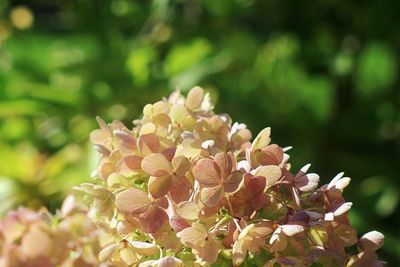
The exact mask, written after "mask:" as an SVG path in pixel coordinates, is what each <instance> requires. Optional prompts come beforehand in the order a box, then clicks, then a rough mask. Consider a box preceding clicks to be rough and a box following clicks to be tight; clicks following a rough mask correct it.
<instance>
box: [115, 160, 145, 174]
mask: <svg viewBox="0 0 400 267" xmlns="http://www.w3.org/2000/svg"><path fill="white" fill-rule="evenodd" d="M142 159H143V158H142V157H139V156H135V155H130V156H126V157H124V158H122V159H121V160H120V161H119V162H118V165H117V167H118V171H119V173H120V174H122V175H124V176H131V175H133V174H135V173H136V172H139V171H141V163H142Z"/></svg>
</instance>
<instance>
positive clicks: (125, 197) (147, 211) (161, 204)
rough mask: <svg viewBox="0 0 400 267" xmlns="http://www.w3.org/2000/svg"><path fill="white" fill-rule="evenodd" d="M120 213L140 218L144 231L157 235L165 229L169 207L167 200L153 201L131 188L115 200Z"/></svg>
mask: <svg viewBox="0 0 400 267" xmlns="http://www.w3.org/2000/svg"><path fill="white" fill-rule="evenodd" d="M115 205H116V207H117V208H118V210H119V211H121V212H123V213H125V214H127V215H133V216H136V217H138V218H139V223H140V225H141V227H142V229H143V231H145V232H147V233H156V232H159V231H161V230H163V229H164V228H165V224H166V223H167V222H168V216H167V214H166V212H165V211H164V208H167V207H168V201H167V200H166V198H159V199H155V200H151V199H150V198H149V197H148V196H147V195H146V193H144V192H143V191H141V190H139V189H136V188H131V189H128V190H125V191H123V192H121V193H119V194H118V195H117V196H116V198H115Z"/></svg>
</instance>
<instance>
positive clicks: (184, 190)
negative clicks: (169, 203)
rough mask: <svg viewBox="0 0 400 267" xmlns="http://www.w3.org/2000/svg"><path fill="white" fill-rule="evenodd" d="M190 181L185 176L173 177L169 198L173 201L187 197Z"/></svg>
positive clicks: (178, 201) (186, 198)
mask: <svg viewBox="0 0 400 267" xmlns="http://www.w3.org/2000/svg"><path fill="white" fill-rule="evenodd" d="M190 187H191V186H190V183H189V181H188V179H187V178H186V176H183V175H179V176H175V177H174V178H173V184H172V187H171V192H170V193H171V198H172V200H173V201H174V202H175V203H180V202H182V201H185V200H188V199H189V190H190Z"/></svg>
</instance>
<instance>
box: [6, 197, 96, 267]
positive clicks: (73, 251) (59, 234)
mask: <svg viewBox="0 0 400 267" xmlns="http://www.w3.org/2000/svg"><path fill="white" fill-rule="evenodd" d="M99 252H100V244H99V230H98V229H97V228H96V227H95V225H94V224H93V223H92V222H91V220H89V219H88V216H87V208H86V205H82V204H80V203H79V202H76V199H75V198H74V197H73V196H69V197H67V198H66V200H65V201H64V204H63V207H62V209H61V210H60V212H59V213H58V214H57V215H55V216H52V215H50V214H49V213H48V212H47V210H45V209H42V210H40V211H38V212H35V211H32V210H29V209H26V208H19V209H18V210H16V211H10V212H9V213H8V214H7V215H6V217H5V218H4V219H3V220H2V221H1V222H0V266H1V267H14V266H15V267H22V266H24V267H53V266H62V267H78V266H82V267H95V266H99V264H100V263H99V261H98V259H97V256H98V253H99Z"/></svg>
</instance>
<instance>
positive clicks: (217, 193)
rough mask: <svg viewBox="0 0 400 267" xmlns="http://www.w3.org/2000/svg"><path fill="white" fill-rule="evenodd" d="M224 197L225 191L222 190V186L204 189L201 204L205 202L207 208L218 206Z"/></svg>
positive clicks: (201, 194)
mask: <svg viewBox="0 0 400 267" xmlns="http://www.w3.org/2000/svg"><path fill="white" fill-rule="evenodd" d="M223 196H224V190H222V187H221V186H220V185H218V186H214V187H206V188H203V189H202V190H201V192H200V199H201V202H203V203H204V205H206V206H207V207H214V206H217V205H218V204H219V202H220V201H221V199H222V197H223Z"/></svg>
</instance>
